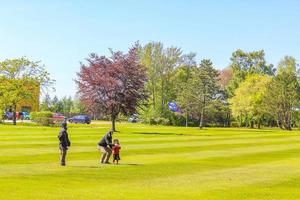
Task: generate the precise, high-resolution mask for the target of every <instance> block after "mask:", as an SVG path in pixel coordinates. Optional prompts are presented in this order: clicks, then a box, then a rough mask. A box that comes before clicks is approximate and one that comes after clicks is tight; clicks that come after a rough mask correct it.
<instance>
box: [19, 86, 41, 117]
mask: <svg viewBox="0 0 300 200" xmlns="http://www.w3.org/2000/svg"><path fill="white" fill-rule="evenodd" d="M30 90H31V98H30V99H24V100H23V101H21V102H20V103H18V104H17V110H16V111H17V112H36V111H39V105H40V86H39V85H34V84H32V85H30Z"/></svg>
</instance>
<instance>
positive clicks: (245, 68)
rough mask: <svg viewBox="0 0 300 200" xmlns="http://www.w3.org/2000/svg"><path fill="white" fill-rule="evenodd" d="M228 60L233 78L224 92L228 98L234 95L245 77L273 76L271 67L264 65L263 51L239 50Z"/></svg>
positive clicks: (273, 70)
mask: <svg viewBox="0 0 300 200" xmlns="http://www.w3.org/2000/svg"><path fill="white" fill-rule="evenodd" d="M230 60H231V64H230V68H231V69H232V71H233V77H232V79H231V81H230V83H229V85H228V87H227V90H226V91H227V94H228V96H229V97H232V96H233V95H234V91H235V90H236V89H237V88H238V87H239V84H240V83H242V82H243V81H244V80H245V79H246V77H247V75H249V74H266V75H274V74H275V69H274V67H273V65H272V64H270V65H268V64H267V63H266V60H265V52H264V51H263V50H260V51H252V52H244V51H242V50H240V49H239V50H237V51H235V52H233V53H232V56H231V58H230Z"/></svg>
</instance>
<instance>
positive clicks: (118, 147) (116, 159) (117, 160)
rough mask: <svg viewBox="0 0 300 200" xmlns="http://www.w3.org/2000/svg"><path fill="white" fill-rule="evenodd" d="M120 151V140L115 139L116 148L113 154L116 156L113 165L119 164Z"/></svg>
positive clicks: (114, 147)
mask: <svg viewBox="0 0 300 200" xmlns="http://www.w3.org/2000/svg"><path fill="white" fill-rule="evenodd" d="M120 149H121V145H120V143H119V140H118V139H114V146H113V149H112V150H113V154H114V160H113V163H114V164H115V162H117V164H119V160H121V159H120V154H119V152H120Z"/></svg>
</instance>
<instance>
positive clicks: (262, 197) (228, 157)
mask: <svg viewBox="0 0 300 200" xmlns="http://www.w3.org/2000/svg"><path fill="white" fill-rule="evenodd" d="M118 127H119V130H120V132H118V133H115V134H114V138H118V139H119V140H120V143H121V145H122V149H121V154H120V155H121V159H122V160H121V161H120V165H118V166H117V165H100V164H99V158H100V153H99V152H98V150H97V148H96V145H97V142H98V141H99V140H100V138H101V137H102V136H103V134H104V133H105V132H106V131H107V130H108V129H109V128H110V124H103V123H101V124H95V123H94V124H91V125H72V126H69V129H68V132H69V137H70V139H71V141H72V146H71V147H70V149H69V151H68V155H67V166H66V167H60V166H59V149H58V139H57V135H58V131H59V128H46V127H25V126H17V127H14V126H3V125H2V126H1V125H0V155H1V157H0V163H1V165H0V169H1V170H0V191H1V192H0V199H3V200H4V199H5V200H35V199H41V200H57V199H64V200H89V199H92V200H93V199H99V200H100V199H110V200H121V199H122V200H123V199H130V200H143V199H148V200H149V199H155V200H163V199H165V200H170V199H172V200H183V199H190V200H199V199H205V200H233V199H243V200H282V199H284V200H295V199H299V198H300V190H299V186H300V181H299V180H300V168H299V164H300V159H299V150H300V144H299V141H300V136H299V133H298V132H297V131H292V132H291V133H290V134H288V135H287V134H286V132H283V131H279V130H278V129H268V130H264V129H263V130H259V131H258V130H250V129H230V128H226V129H203V130H199V129H198V128H183V127H163V126H143V125H139V124H124V123H122V124H119V125H118Z"/></svg>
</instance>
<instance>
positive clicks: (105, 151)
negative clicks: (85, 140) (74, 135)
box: [98, 130, 114, 164]
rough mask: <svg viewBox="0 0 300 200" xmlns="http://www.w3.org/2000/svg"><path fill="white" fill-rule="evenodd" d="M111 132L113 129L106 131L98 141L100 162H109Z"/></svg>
mask: <svg viewBox="0 0 300 200" xmlns="http://www.w3.org/2000/svg"><path fill="white" fill-rule="evenodd" d="M113 133H114V132H113V130H110V131H108V132H107V133H106V134H105V135H104V137H103V138H102V139H101V140H100V142H99V143H98V150H99V151H100V152H101V153H102V156H101V160H100V162H101V163H102V164H110V163H109V158H110V156H111V153H112V147H113V143H112V135H113Z"/></svg>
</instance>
